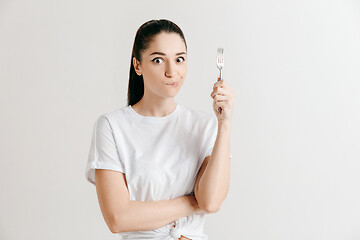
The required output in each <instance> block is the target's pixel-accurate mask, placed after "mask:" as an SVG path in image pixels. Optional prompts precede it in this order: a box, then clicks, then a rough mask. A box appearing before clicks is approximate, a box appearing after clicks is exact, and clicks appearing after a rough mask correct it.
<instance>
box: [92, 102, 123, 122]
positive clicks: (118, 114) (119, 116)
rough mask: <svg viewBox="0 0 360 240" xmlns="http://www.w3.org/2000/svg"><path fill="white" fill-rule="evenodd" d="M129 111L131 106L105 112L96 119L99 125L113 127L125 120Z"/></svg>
mask: <svg viewBox="0 0 360 240" xmlns="http://www.w3.org/2000/svg"><path fill="white" fill-rule="evenodd" d="M128 111H129V106H126V107H122V108H118V109H115V110H112V111H108V112H104V113H102V114H100V115H99V116H98V117H97V118H96V123H97V124H101V125H103V124H108V125H113V124H116V123H119V122H121V121H122V120H124V119H125V118H126V117H127V115H128Z"/></svg>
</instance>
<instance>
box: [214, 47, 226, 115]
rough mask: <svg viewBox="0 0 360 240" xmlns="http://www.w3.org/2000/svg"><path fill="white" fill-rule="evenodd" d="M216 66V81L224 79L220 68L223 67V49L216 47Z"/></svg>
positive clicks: (219, 110)
mask: <svg viewBox="0 0 360 240" xmlns="http://www.w3.org/2000/svg"><path fill="white" fill-rule="evenodd" d="M216 66H217V68H218V69H219V70H220V76H219V78H218V81H221V80H224V79H223V75H222V69H223V67H224V49H223V48H218V49H217V55H216ZM221 111H222V109H221V107H219V108H218V112H219V113H220V114H221Z"/></svg>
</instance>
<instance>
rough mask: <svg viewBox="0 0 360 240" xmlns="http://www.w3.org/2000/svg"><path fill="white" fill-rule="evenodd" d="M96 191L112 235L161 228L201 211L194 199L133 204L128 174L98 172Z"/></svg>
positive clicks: (136, 202)
mask: <svg viewBox="0 0 360 240" xmlns="http://www.w3.org/2000/svg"><path fill="white" fill-rule="evenodd" d="M95 179H96V191H97V196H98V200H99V204H100V209H101V212H102V214H103V217H104V220H105V222H106V224H107V226H108V227H109V229H110V231H111V232H112V233H118V232H128V231H147V230H153V229H157V228H159V227H162V226H165V225H167V224H169V223H172V222H174V221H176V220H178V219H179V218H181V217H186V216H188V215H190V214H193V213H195V212H197V211H201V210H200V209H199V207H198V205H197V202H196V199H195V197H194V196H182V197H179V198H176V199H170V200H161V201H148V202H143V201H130V200H129V199H130V197H129V191H128V189H127V185H126V179H125V174H123V173H120V172H116V171H112V170H106V169H96V170H95Z"/></svg>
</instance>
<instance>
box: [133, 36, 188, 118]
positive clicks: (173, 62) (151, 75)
mask: <svg viewBox="0 0 360 240" xmlns="http://www.w3.org/2000/svg"><path fill="white" fill-rule="evenodd" d="M154 53H155V54H154ZM133 64H134V67H135V71H136V73H137V74H138V75H142V76H143V79H144V96H143V98H142V99H141V100H140V101H139V102H138V103H136V104H135V105H133V106H132V108H133V109H134V110H135V111H136V112H137V113H139V114H140V115H143V116H153V117H163V116H166V115H168V114H170V113H171V112H173V111H174V110H175V107H176V103H175V100H174V97H175V96H176V95H177V93H178V92H179V91H180V89H181V87H182V85H183V84H184V80H185V77H186V72H187V56H186V46H185V43H184V41H183V39H182V38H181V37H180V36H179V35H178V34H176V33H164V32H162V33H159V34H158V35H156V36H155V38H154V40H153V41H152V42H151V44H150V46H149V48H148V49H146V50H145V51H144V52H143V53H142V55H141V62H139V61H138V60H137V59H136V58H133ZM172 82H178V86H177V87H173V86H169V85H167V83H172Z"/></svg>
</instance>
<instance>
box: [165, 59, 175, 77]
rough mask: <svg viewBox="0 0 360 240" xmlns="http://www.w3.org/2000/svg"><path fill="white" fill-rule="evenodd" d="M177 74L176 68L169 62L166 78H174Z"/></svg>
mask: <svg viewBox="0 0 360 240" xmlns="http://www.w3.org/2000/svg"><path fill="white" fill-rule="evenodd" d="M175 74H176V66H175V65H174V64H173V63H171V62H168V63H167V64H166V68H165V76H166V77H174V76H175Z"/></svg>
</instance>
